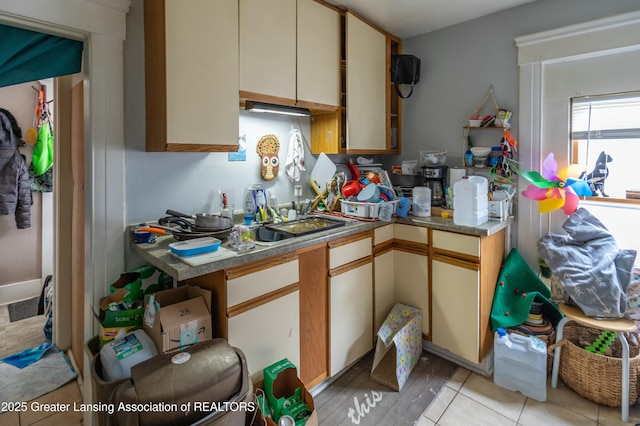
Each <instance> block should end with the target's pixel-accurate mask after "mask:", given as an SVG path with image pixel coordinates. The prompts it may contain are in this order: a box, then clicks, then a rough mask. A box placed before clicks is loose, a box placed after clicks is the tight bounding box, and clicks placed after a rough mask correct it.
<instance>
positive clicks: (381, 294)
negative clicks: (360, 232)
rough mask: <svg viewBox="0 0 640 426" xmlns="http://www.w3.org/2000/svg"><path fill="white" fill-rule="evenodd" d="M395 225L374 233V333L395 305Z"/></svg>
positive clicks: (381, 228) (376, 230) (378, 229)
mask: <svg viewBox="0 0 640 426" xmlns="http://www.w3.org/2000/svg"><path fill="white" fill-rule="evenodd" d="M392 245H393V225H386V226H382V227H380V228H376V229H375V230H374V231H373V303H374V306H373V315H374V321H373V333H374V340H375V338H376V333H377V332H378V330H379V329H380V327H381V326H382V324H383V323H384V320H385V319H386V318H387V315H388V314H389V312H390V311H391V308H393V305H394V304H395V293H394V291H395V289H394V287H395V284H394V283H395V278H394V271H395V266H394V251H393V247H392Z"/></svg>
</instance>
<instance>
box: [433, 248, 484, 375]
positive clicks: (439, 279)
mask: <svg viewBox="0 0 640 426" xmlns="http://www.w3.org/2000/svg"><path fill="white" fill-rule="evenodd" d="M449 262H451V259H448V258H446V257H436V258H434V259H433V261H432V263H431V273H432V274H433V301H432V304H431V315H432V318H433V331H432V338H431V341H432V342H433V343H434V344H436V345H438V346H440V347H441V348H444V349H447V350H448V351H450V352H453V353H454V354H456V355H459V356H461V357H462V358H464V359H467V360H469V361H471V362H474V363H478V362H479V361H480V360H479V359H478V349H479V347H480V343H479V338H480V324H479V319H480V318H479V315H478V311H479V305H480V273H479V271H478V269H479V268H478V265H477V264H473V263H470V262H469V263H460V262H455V263H453V264H452V263H449Z"/></svg>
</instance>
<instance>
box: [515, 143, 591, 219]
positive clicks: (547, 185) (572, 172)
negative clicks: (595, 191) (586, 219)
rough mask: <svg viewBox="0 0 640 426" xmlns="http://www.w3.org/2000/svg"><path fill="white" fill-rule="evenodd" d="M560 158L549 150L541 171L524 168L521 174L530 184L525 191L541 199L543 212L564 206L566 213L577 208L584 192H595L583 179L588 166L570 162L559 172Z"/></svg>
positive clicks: (530, 197) (588, 193)
mask: <svg viewBox="0 0 640 426" xmlns="http://www.w3.org/2000/svg"><path fill="white" fill-rule="evenodd" d="M557 169H558V162H557V161H556V160H555V158H554V156H553V153H550V154H549V155H548V156H547V158H546V159H545V160H544V162H543V163H542V174H540V173H538V172H534V171H531V172H528V171H521V172H520V173H521V174H522V176H523V177H524V178H525V179H527V180H528V181H529V182H531V184H529V186H528V187H527V189H526V190H524V191H522V195H524V196H525V197H527V198H529V199H532V200H536V201H537V202H538V206H539V211H540V213H547V212H550V211H552V210H555V209H559V208H562V209H563V210H564V212H565V213H566V214H567V215H571V214H573V213H574V212H575V211H576V210H577V209H578V201H579V200H580V198H579V197H581V196H590V195H592V193H591V189H590V188H589V184H588V183H587V182H586V181H585V180H583V179H580V175H581V173H582V172H584V171H585V170H586V168H585V167H583V166H580V165H579V164H570V165H568V166H567V167H563V168H562V169H560V170H559V171H558V172H556V170H557Z"/></svg>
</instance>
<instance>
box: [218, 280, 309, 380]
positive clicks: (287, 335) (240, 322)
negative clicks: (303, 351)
mask: <svg viewBox="0 0 640 426" xmlns="http://www.w3.org/2000/svg"><path fill="white" fill-rule="evenodd" d="M299 298H300V295H299V291H294V292H292V293H289V294H287V295H284V296H282V297H279V298H277V299H275V300H271V301H269V302H267V303H264V304H261V305H258V306H254V307H252V308H251V309H248V310H246V311H244V312H241V313H238V314H236V315H233V316H230V317H229V319H228V323H227V326H228V330H229V344H230V345H231V346H234V347H237V348H240V349H241V350H242V352H244V354H245V356H246V358H247V367H248V368H249V374H250V375H251V380H252V381H253V382H254V383H255V382H256V381H258V380H260V379H262V370H263V369H264V368H265V367H268V366H269V365H271V364H273V363H274V362H277V361H279V360H281V359H282V358H285V357H286V358H289V360H290V361H291V362H293V363H294V364H295V365H300V309H299V306H300V305H299Z"/></svg>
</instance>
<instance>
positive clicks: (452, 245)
mask: <svg viewBox="0 0 640 426" xmlns="http://www.w3.org/2000/svg"><path fill="white" fill-rule="evenodd" d="M433 248H435V249H443V250H448V251H452V252H457V253H462V254H467V255H469V256H476V257H480V237H476V236H474V235H463V234H456V233H453V232H446V231H438V230H434V231H433Z"/></svg>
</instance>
